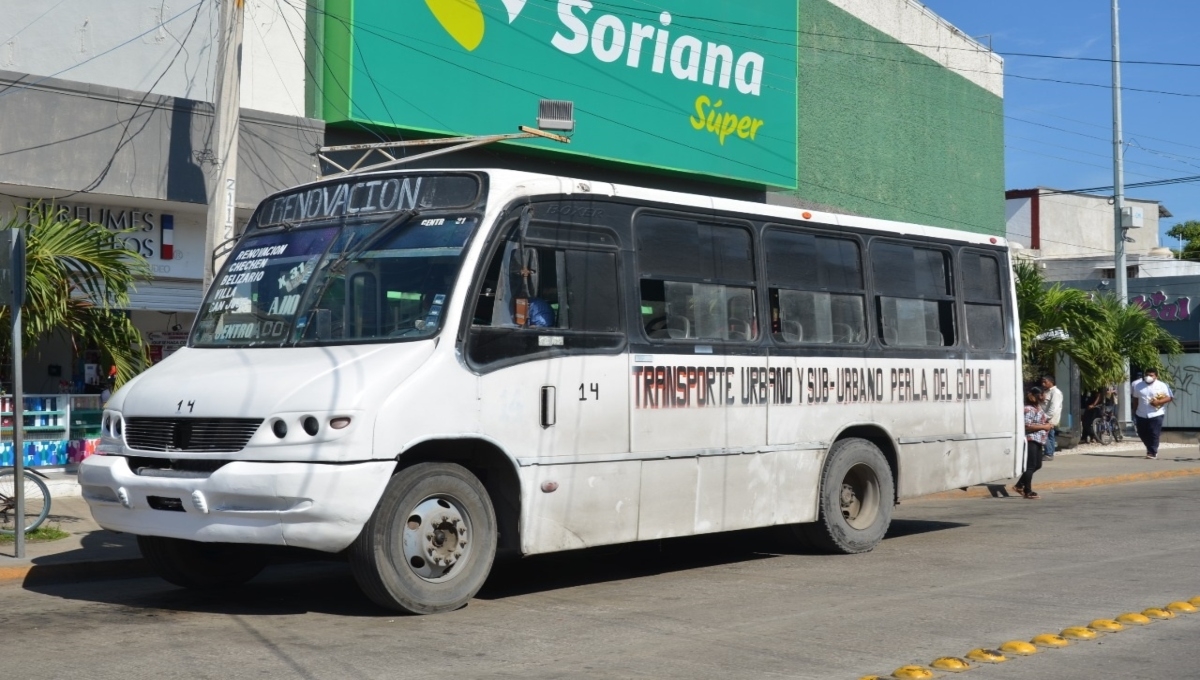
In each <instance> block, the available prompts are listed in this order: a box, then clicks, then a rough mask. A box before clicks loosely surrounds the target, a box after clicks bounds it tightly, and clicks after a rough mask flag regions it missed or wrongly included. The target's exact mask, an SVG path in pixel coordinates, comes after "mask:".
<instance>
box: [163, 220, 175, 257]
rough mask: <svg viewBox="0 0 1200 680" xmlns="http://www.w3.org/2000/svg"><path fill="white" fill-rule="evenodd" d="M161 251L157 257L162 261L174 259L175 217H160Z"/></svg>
mask: <svg viewBox="0 0 1200 680" xmlns="http://www.w3.org/2000/svg"><path fill="white" fill-rule="evenodd" d="M161 223H162V251H161V252H160V253H159V257H161V258H162V259H164V260H174V259H175V216H174V215H163V216H162V220H161Z"/></svg>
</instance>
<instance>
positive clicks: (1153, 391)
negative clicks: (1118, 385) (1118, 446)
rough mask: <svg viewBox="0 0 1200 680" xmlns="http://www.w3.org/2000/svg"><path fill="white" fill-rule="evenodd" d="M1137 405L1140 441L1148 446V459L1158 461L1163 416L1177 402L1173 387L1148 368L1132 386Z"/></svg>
mask: <svg viewBox="0 0 1200 680" xmlns="http://www.w3.org/2000/svg"><path fill="white" fill-rule="evenodd" d="M1130 388H1131V389H1132V391H1133V394H1132V397H1133V401H1134V403H1135V404H1137V411H1135V412H1134V414H1133V423H1134V425H1135V426H1136V427H1137V433H1138V439H1141V440H1142V443H1143V444H1145V445H1146V457H1147V458H1149V459H1150V460H1156V459H1158V438H1159V437H1160V436H1161V435H1162V424H1163V416H1165V415H1167V409H1166V406H1167V404H1169V403H1171V402H1172V401H1174V400H1175V395H1174V394H1172V393H1171V386H1170V385H1168V384H1166V383H1165V382H1162V381H1161V380H1159V379H1158V370H1157V369H1153V368H1147V369H1146V371H1145V373H1143V374H1142V379H1141V380H1135V381H1133V384H1132V385H1131V386H1130Z"/></svg>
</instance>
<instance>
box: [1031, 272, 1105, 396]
mask: <svg viewBox="0 0 1200 680" xmlns="http://www.w3.org/2000/svg"><path fill="white" fill-rule="evenodd" d="M1015 273H1016V277H1017V316H1018V318H1019V319H1020V322H1021V359H1022V362H1023V363H1024V365H1025V372H1026V376H1025V377H1026V379H1028V380H1032V379H1034V378H1036V377H1037V376H1038V375H1040V374H1041V373H1042V372H1044V371H1047V370H1049V369H1051V368H1052V367H1053V366H1054V365H1055V364H1056V363H1057V362H1058V359H1059V358H1060V357H1062V356H1067V357H1069V358H1070V359H1071V360H1072V361H1074V362H1075V364H1076V365H1077V366H1079V372H1080V374H1081V375H1084V374H1087V375H1092V374H1096V373H1098V372H1100V371H1101V370H1102V368H1101V367H1102V366H1104V365H1106V364H1108V363H1111V362H1114V361H1115V362H1117V363H1118V364H1119V362H1120V360H1119V359H1116V358H1114V357H1112V356H1109V355H1108V354H1107V352H1108V349H1109V347H1111V343H1110V342H1108V340H1107V338H1106V337H1105V336H1106V335H1107V334H1108V329H1107V327H1106V326H1107V323H1106V322H1107V319H1106V318H1105V316H1104V311H1103V310H1102V309H1100V307H1099V306H1097V305H1096V304H1095V303H1094V302H1093V301H1092V300H1091V299H1090V297H1089V296H1088V294H1087V293H1086V292H1084V291H1082V290H1078V289H1076V288H1064V287H1063V286H1062V285H1061V284H1054V285H1053V286H1050V287H1047V286H1046V280H1045V279H1044V278H1043V277H1042V273H1041V272H1040V271H1038V269H1037V267H1035V266H1034V265H1033V264H1032V263H1030V262H1018V263H1017V264H1016V267H1015Z"/></svg>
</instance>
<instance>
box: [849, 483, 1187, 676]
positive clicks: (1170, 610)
mask: <svg viewBox="0 0 1200 680" xmlns="http://www.w3.org/2000/svg"><path fill="white" fill-rule="evenodd" d="M1043 486H1044V485H1043ZM1198 606H1200V597H1193V598H1192V599H1190V600H1178V601H1175V602H1172V603H1170V604H1168V605H1167V606H1165V607H1148V608H1147V609H1146V610H1144V611H1143V612H1142V613H1141V614H1138V613H1136V612H1129V613H1126V614H1121V615H1120V616H1118V617H1117V618H1116V620H1113V619H1096V620H1094V621H1092V622H1091V623H1089V624H1088V625H1087V626H1086V627H1085V626H1070V627H1067V628H1064V629H1063V630H1062V634H1061V635H1055V634H1054V633H1043V634H1041V635H1037V636H1034V638H1033V639H1032V640H1031V641H1029V642H1026V641H1024V640H1010V641H1008V642H1005V643H1004V644H1002V645H1000V648H999V649H987V648H982V647H981V648H978V649H972V650H971V651H969V652H967V653H966V655H965V656H966V658H967V659H970V660H972V661H976V662H979V663H1003V662H1005V661H1007V660H1008V657H1006V656H1005V654H1012V655H1014V656H1018V657H1020V656H1032V655H1034V654H1037V653H1038V652H1039V651H1041V650H1042V649H1046V650H1051V649H1062V648H1063V647H1066V646H1068V645H1071V644H1073V643H1074V641H1080V642H1086V641H1089V640H1094V639H1096V637H1098V636H1099V635H1101V634H1110V633H1116V632H1119V631H1122V630H1124V629H1125V626H1124V625H1122V624H1132V625H1135V626H1147V625H1150V624H1152V623H1154V622H1155V621H1168V620H1170V619H1174V618H1178V617H1177V614H1194V613H1196V612H1197V611H1200V610H1198V609H1197V607H1198ZM1039 648H1040V649H1039ZM931 668H936V669H937V670H939V671H949V672H951V673H959V672H962V671H966V670H971V669H972V668H974V666H972V665H971V664H970V663H968V662H967V661H966V660H965V659H962V658H959V657H957V656H940V657H938V658H936V659H934V660H933V661H932V662H931V663H930V664H929V667H928V668H927V667H925V666H921V665H917V664H911V665H908V666H901V667H900V668H897V669H896V670H894V671H892V673H891V675H864V676H861V677H860V678H859V679H858V680H923V679H924V678H933V677H936V674H935V673H934V672H933V671H932V670H930V669H931Z"/></svg>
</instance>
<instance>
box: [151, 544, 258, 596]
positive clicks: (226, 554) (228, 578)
mask: <svg viewBox="0 0 1200 680" xmlns="http://www.w3.org/2000/svg"><path fill="white" fill-rule="evenodd" d="M137 543H138V549H139V550H141V551H142V557H144V558H145V559H146V562H147V563H148V564H149V565H150V568H151V569H152V570H153V571H154V573H156V574H158V576H159V577H160V578H161V579H163V580H164V581H166V582H167V583H171V584H174V585H177V586H179V587H181V588H190V589H193V590H215V589H219V588H231V587H233V586H240V585H242V584H243V583H245V582H246V581H249V580H250V579H252V578H254V577H255V576H258V573H259V572H260V571H262V570H263V567H265V566H267V559H268V557H267V554H266V552H265V551H264V550H263V549H262V548H261V547H259V546H255V545H238V544H232V543H201V542H199V541H187V540H184V539H181V538H164V537H162V536H138V537H137Z"/></svg>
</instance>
